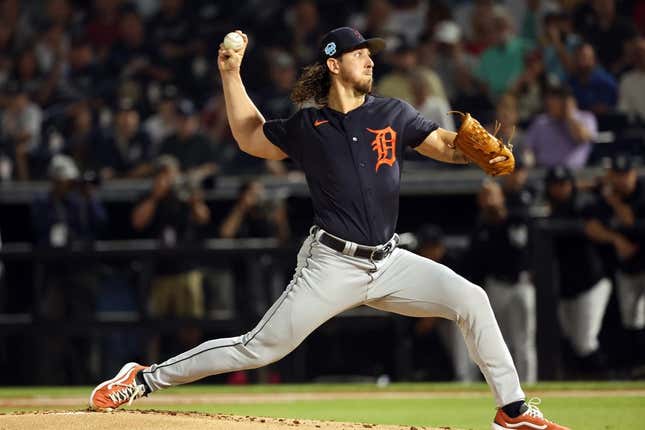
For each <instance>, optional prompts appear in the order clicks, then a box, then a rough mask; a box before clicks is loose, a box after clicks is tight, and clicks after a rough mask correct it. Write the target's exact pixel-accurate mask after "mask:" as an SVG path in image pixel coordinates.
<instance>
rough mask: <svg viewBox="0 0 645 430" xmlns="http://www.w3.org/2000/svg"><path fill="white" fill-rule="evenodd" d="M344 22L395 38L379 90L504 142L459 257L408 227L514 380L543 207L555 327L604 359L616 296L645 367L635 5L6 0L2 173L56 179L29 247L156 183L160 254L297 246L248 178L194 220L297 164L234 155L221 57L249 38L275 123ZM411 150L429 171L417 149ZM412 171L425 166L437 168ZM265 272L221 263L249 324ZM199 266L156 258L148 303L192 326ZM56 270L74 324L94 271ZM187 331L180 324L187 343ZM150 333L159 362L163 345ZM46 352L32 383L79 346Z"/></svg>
mask: <svg viewBox="0 0 645 430" xmlns="http://www.w3.org/2000/svg"><path fill="white" fill-rule="evenodd" d="M344 25H348V26H351V27H354V28H356V29H358V30H359V31H361V32H362V33H363V34H364V35H365V37H382V38H385V39H386V41H387V49H386V50H385V51H384V52H382V53H380V54H379V55H378V56H376V57H375V59H374V60H375V63H376V66H375V70H374V81H375V82H374V88H373V92H374V93H376V94H380V95H383V96H391V97H396V98H400V99H403V100H405V101H407V102H409V103H410V104H412V105H413V106H414V107H415V108H416V109H418V110H419V111H420V112H421V113H422V114H423V115H424V116H426V117H428V118H430V119H432V120H434V121H435V122H437V123H438V124H439V125H440V126H441V127H444V128H446V129H449V130H456V128H457V127H458V126H459V124H458V122H456V121H455V119H454V118H453V117H452V116H451V115H447V114H446V113H447V112H449V111H451V110H453V109H454V110H458V111H464V112H470V113H471V114H472V115H473V116H475V117H476V118H478V119H479V120H480V121H481V122H482V123H483V124H486V126H487V127H488V128H489V130H490V131H491V132H492V131H495V132H496V133H497V136H499V137H501V138H503V139H504V140H505V141H509V140H510V141H511V142H512V143H513V145H514V147H515V154H516V159H517V162H518V167H517V169H516V172H515V173H514V174H513V175H511V176H509V177H507V178H505V179H504V180H502V181H500V182H499V183H497V182H486V183H485V184H484V185H483V186H482V189H481V190H480V192H479V193H478V196H477V203H478V206H479V209H480V217H479V220H480V221H479V223H478V225H477V226H476V229H475V231H474V232H472V235H471V237H470V244H471V246H470V248H469V251H468V253H469V254H468V255H467V256H461V257H464V258H457V257H456V256H453V255H450V253H449V252H448V248H446V247H445V246H444V245H443V244H442V239H443V235H442V233H441V231H440V229H438V228H437V227H436V226H434V227H424V228H422V229H421V230H420V231H419V232H417V234H416V237H417V241H418V243H417V246H415V247H412V248H413V249H414V250H415V251H417V252H419V253H421V254H423V255H426V256H428V257H429V258H433V259H436V260H437V261H442V262H444V263H445V264H447V265H448V266H450V267H456V268H458V269H459V271H460V273H462V271H463V273H465V274H467V276H469V277H471V279H473V280H474V281H476V282H478V283H479V284H480V285H482V286H483V287H485V288H486V290H487V291H488V294H489V296H490V298H491V302H492V304H493V307H494V309H495V313H496V315H497V316H498V318H499V321H500V324H501V326H502V330H503V331H504V335H505V338H506V339H507V341H508V343H509V346H510V348H511V351H512V353H513V355H514V358H515V361H516V363H517V364H518V369H519V371H520V374H521V376H522V378H523V379H524V380H525V381H529V382H531V381H535V380H536V378H537V363H536V352H535V348H536V342H535V336H536V327H535V318H536V298H535V287H534V280H533V276H534V273H531V270H532V267H530V261H531V255H530V250H531V249H532V248H531V242H532V240H533V238H532V236H531V231H532V228H533V227H532V225H531V223H532V221H531V220H532V218H533V215H534V214H531V213H530V212H531V208H533V207H534V206H535V204H536V201H540V202H542V203H543V205H544V206H545V207H546V208H547V209H548V210H547V212H546V213H547V214H548V216H549V217H551V218H553V219H555V220H565V221H567V222H572V223H574V224H572V225H576V226H578V227H576V228H577V230H576V233H575V234H573V235H572V236H571V237H569V236H566V235H565V236H563V237H562V238H561V241H560V239H558V241H557V243H555V251H554V252H555V255H556V257H557V258H556V260H557V262H558V265H557V268H556V270H557V279H558V281H557V282H558V285H559V291H560V294H561V297H560V299H561V300H560V304H559V312H558V315H559V318H560V321H559V322H560V326H561V327H562V330H563V336H564V337H565V338H566V339H567V342H568V343H569V347H570V349H571V351H572V356H573V357H574V359H575V360H577V361H576V363H578V365H579V366H580V368H584V369H589V370H591V371H595V370H598V369H607V357H606V351H603V350H602V348H601V345H600V343H599V340H598V336H599V333H600V330H601V325H602V320H603V316H604V313H605V309H606V306H607V305H608V303H609V297H610V294H611V291H612V288H613V290H614V291H615V292H616V295H617V297H618V302H619V306H620V315H621V317H622V323H623V326H624V328H625V330H626V331H627V332H628V333H629V335H630V336H631V337H630V344H631V345H633V351H632V352H633V354H631V355H630V357H633V358H634V363H640V364H643V363H645V357H644V356H642V354H643V351H645V335H644V333H645V331H644V330H645V261H644V254H643V252H644V251H643V250H642V244H643V243H645V239H644V237H645V236H643V226H642V223H643V221H644V219H645V185H644V184H643V180H642V179H639V178H638V176H637V168H638V166H639V163H640V161H642V160H643V158H644V154H645V1H644V0H624V1H619V0H591V1H580V0H498V1H494V0H458V1H448V0H318V1H314V0H292V1H288V2H285V1H281V0H237V1H233V0H225V1H208V0H190V1H188V0H185V1H184V0H130V1H127V0H94V1H91V2H86V1H74V0H33V1H19V0H0V183H12V182H18V181H32V180H49V181H50V188H49V190H48V191H47V192H46V193H44V194H43V195H39V196H35V197H34V201H33V204H32V209H31V212H32V231H33V239H34V242H35V243H37V244H38V245H42V246H48V247H55V248H56V247H59V248H60V247H66V246H68V245H70V244H72V243H74V244H90V243H92V241H94V240H95V239H96V238H99V237H102V238H110V234H109V232H106V229H107V228H108V227H107V226H108V221H109V220H108V214H107V211H106V209H105V207H104V206H103V204H102V203H101V201H100V199H99V198H98V196H97V193H96V189H97V187H98V186H99V185H100V184H102V183H105V182H114V183H116V181H118V180H119V179H131V180H136V179H139V178H147V179H149V183H150V184H151V185H150V189H149V190H148V191H147V192H146V193H145V194H144V195H142V196H140V198H139V199H137V201H136V202H134V204H133V205H132V208H129V209H131V211H130V212H129V214H130V217H129V224H130V226H129V228H131V230H132V231H133V232H135V234H136V235H140V236H148V237H154V238H156V239H158V240H159V243H160V244H161V246H162V247H165V248H172V247H175V246H182V245H185V244H191V243H195V242H197V241H199V240H201V239H203V238H204V237H214V236H217V237H221V238H240V237H269V238H275V239H277V240H278V241H279V243H285V242H287V241H288V240H289V238H290V237H293V236H294V234H293V233H292V231H291V230H292V227H291V226H290V223H289V221H290V219H289V217H288V216H287V210H286V205H285V201H284V199H283V198H269V196H268V195H267V193H266V190H264V188H263V185H262V183H261V182H258V181H255V180H253V179H251V180H249V181H248V182H246V183H245V185H244V186H242V187H241V189H240V190H239V194H238V196H237V197H236V199H235V201H234V202H233V204H232V206H231V207H230V208H229V211H228V212H227V213H226V214H224V215H225V216H224V217H223V219H222V220H221V222H220V221H219V220H218V222H217V224H216V228H215V229H211V230H210V231H209V232H205V231H204V229H205V227H206V226H209V225H210V226H212V225H213V220H212V217H211V210H212V207H211V206H209V205H208V204H207V203H208V202H205V199H204V190H205V189H207V188H212V187H214V186H215V184H216V183H217V179H218V177H221V176H222V175H242V176H244V177H248V178H255V177H256V176H257V175H275V176H282V175H297V174H298V173H297V171H294V169H295V166H293V165H292V164H290V162H289V161H284V162H282V161H265V160H260V159H256V158H253V157H250V156H248V155H246V154H244V153H242V152H241V151H240V150H239V149H238V148H237V145H236V143H235V141H234V140H233V137H232V135H231V132H230V129H229V127H228V124H227V119H226V112H225V105H224V100H223V95H222V92H221V85H220V83H219V73H218V71H217V64H216V54H217V49H218V46H219V43H220V42H221V41H222V39H223V37H224V35H225V34H226V33H228V32H229V31H231V30H235V29H241V30H243V31H244V32H246V33H247V34H248V35H249V38H250V44H249V46H248V49H247V53H246V57H245V60H244V66H243V68H242V74H243V78H244V81H245V85H246V88H247V90H248V91H249V93H250V96H251V98H252V99H253V100H254V102H255V103H256V105H257V106H258V108H259V110H260V111H261V112H262V114H263V115H264V116H265V118H267V119H273V118H284V117H288V116H290V115H291V114H292V113H294V112H295V111H296V109H297V108H298V107H297V106H295V105H294V104H293V103H292V102H291V100H290V98H289V93H290V90H291V88H292V87H293V84H294V82H295V81H296V79H297V78H298V74H299V72H300V70H301V69H302V67H304V66H305V65H308V64H310V63H312V62H314V61H316V60H317V50H318V44H319V41H320V39H321V37H322V36H323V35H324V34H325V33H326V32H327V31H329V30H330V29H332V28H334V27H338V26H344ZM407 157H408V158H410V159H412V160H416V161H421V158H420V156H419V155H418V154H416V153H414V152H412V151H411V152H410V153H409V154H407ZM605 159H610V160H611V161H610V164H609V165H608V166H606V167H608V169H607V170H606V173H604V174H603V175H604V176H602V177H600V178H598V180H597V181H595V182H588V183H586V182H581V181H577V180H576V177H577V173H578V171H579V170H580V169H582V168H584V167H586V166H593V165H600V163H601V161H602V160H605ZM423 161H424V162H426V163H428V164H427V168H428V169H437V168H441V167H445V168H448V167H447V166H440V165H439V164H438V163H432V162H429V161H428V160H423ZM534 167H540V168H545V169H547V170H548V173H547V175H546V182H545V183H544V184H537V186H536V184H532V183H529V182H528V181H527V178H528V176H529V175H528V171H529V170H530V169H532V168H534ZM453 168H454V167H453ZM457 168H462V167H457ZM465 168H474V167H465ZM580 226H582V227H580ZM639 226H640V227H639ZM296 233H297V234H296V235H295V236H297V235H298V234H300V233H302V232H296ZM558 237H560V236H558ZM0 244H1V243H0ZM572 250H573V251H572ZM493 257H494V260H493ZM463 261H478V262H481V263H482V264H481V265H479V266H477V267H468V266H463ZM500 261H504V264H499V263H500ZM255 263H256V267H255V269H254V270H248V268H247V266H245V264H246V263H245V262H243V261H240V262H238V263H235V264H233V265H232V266H231V267H230V269H231V271H233V272H234V273H235V278H236V279H238V280H239V279H243V280H244V283H245V284H246V285H247V287H248V291H250V294H251V295H252V296H253V298H252V299H249V302H248V303H247V309H246V311H247V312H248V313H249V316H250V317H252V318H255V317H257V316H260V315H261V314H262V312H263V311H264V310H265V309H266V307H267V306H268V305H269V304H270V302H271V299H272V298H271V297H269V296H270V295H269V296H268V295H267V293H266V291H264V287H265V286H266V283H267V280H269V279H272V278H274V277H275V276H274V275H275V274H276V271H275V270H273V269H272V267H273V263H274V262H272V261H271V259H270V257H268V256H267V257H262V258H261V259H259V260H258V261H256V262H255ZM2 269H3V268H2V266H1V265H0V282H2V276H1V275H2ZM202 269H203V268H201V267H199V266H198V265H196V264H193V263H192V262H188V261H179V260H178V259H174V258H166V259H160V260H158V261H156V263H155V264H154V267H153V268H151V270H150V273H151V275H150V277H149V280H148V282H147V283H146V285H147V286H146V288H147V289H146V294H147V298H146V306H145V307H146V313H147V315H148V316H149V317H151V318H157V317H159V318H162V317H167V316H172V317H178V318H203V317H204V315H205V312H206V310H207V308H208V305H207V303H206V302H207V300H208V297H205V295H207V294H206V293H205V291H206V290H205V289H204V286H205V285H207V284H208V283H209V282H216V281H214V280H213V279H215V278H214V277H213V276H210V277H209V276H208V275H209V274H208V273H206V272H205V271H204V270H202ZM46 270H47V283H46V284H47V285H46V291H44V292H43V299H42V302H41V303H40V304H39V305H38V309H37V312H38V314H39V315H40V316H42V317H44V318H50V319H65V318H86V317H88V315H89V314H91V313H93V312H94V310H95V309H97V306H98V305H97V304H96V302H97V300H98V293H97V291H98V290H99V289H100V286H99V284H101V283H105V279H106V276H105V267H102V266H101V265H100V264H98V263H97V265H96V266H94V265H87V266H85V267H83V268H81V269H79V268H78V267H77V266H75V267H72V266H71V265H70V264H51V265H50V266H48V267H47V268H46ZM500 270H501V271H500ZM211 275H212V274H211ZM108 278H109V277H108ZM220 281H221V279H220ZM217 282H219V281H217ZM281 282H282V280H279V279H276V280H275V283H276V285H277V284H279V285H282V283H281ZM112 291H114V289H113V290H112ZM1 301H2V297H0V302H1ZM0 304H1V303H0ZM518 309H521V312H518ZM437 325H439V326H440V324H438V323H436V322H435V321H432V320H421V321H420V322H419V323H418V324H417V326H416V329H415V333H416V334H417V335H418V336H420V337H421V338H422V337H423V336H425V335H427V333H430V332H432V331H433V328H434V327H436V326H437ZM439 331H440V332H441V333H442V334H441V337H442V338H443V339H446V342H448V343H447V345H448V350H450V351H451V352H452V356H453V366H454V371H455V376H456V377H457V378H458V379H461V380H464V381H468V380H473V378H476V377H477V372H476V371H473V369H472V367H471V363H470V361H469V359H468V358H467V352H466V351H465V348H464V345H463V342H462V341H461V340H460V338H458V337H455V336H457V334H458V333H457V332H456V331H455V330H454V327H453V326H450V327H440V328H439ZM199 337H200V333H199V332H196V331H195V330H190V329H187V330H184V331H182V332H180V333H178V334H177V339H176V342H177V343H178V344H179V346H178V347H177V350H183V349H185V348H186V347H189V346H192V345H194V344H195V343H196V342H197V341H198V339H199ZM149 343H150V344H149V345H148V353H149V355H150V357H152V359H153V360H154V359H155V357H158V356H159V355H160V351H159V349H160V347H161V346H160V345H161V343H160V342H159V339H158V338H154V337H153V338H151V339H149ZM42 347H43V348H45V354H43V356H46V357H47V358H48V364H47V366H49V367H48V368H44V370H43V375H44V376H43V377H46V376H49V377H51V376H52V375H55V374H56V372H55V371H54V370H55V369H56V368H59V370H60V368H62V367H61V366H63V364H61V363H63V362H65V360H64V354H69V352H65V351H66V350H69V351H81V352H82V353H85V352H86V351H85V350H84V349H83V348H85V349H87V348H90V346H88V345H87V344H83V343H80V344H78V345H76V346H75V347H74V348H66V346H65V344H64V343H63V342H62V341H60V339H58V338H54V337H53V338H51V339H49V340H48V341H47V342H45V343H44V344H43V345H42ZM639 354H640V355H639ZM75 355H78V354H75ZM56 357H59V358H60V360H58V361H57V360H56ZM126 358H127V357H126ZM119 360H120V359H119ZM119 360H117V359H115V361H119ZM67 361H69V360H67ZM120 361H122V360H120ZM634 363H630V364H634ZM79 378H80V377H79ZM79 380H82V378H81V379H79ZM43 381H45V380H44V379H43ZM52 382H54V383H55V382H58V381H52Z"/></svg>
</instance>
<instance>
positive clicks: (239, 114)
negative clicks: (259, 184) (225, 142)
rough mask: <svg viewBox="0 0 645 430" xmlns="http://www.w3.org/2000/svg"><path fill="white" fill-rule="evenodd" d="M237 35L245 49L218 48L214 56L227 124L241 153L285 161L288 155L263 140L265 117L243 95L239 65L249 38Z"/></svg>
mask: <svg viewBox="0 0 645 430" xmlns="http://www.w3.org/2000/svg"><path fill="white" fill-rule="evenodd" d="M237 33H239V34H240V35H241V36H242V38H243V39H244V46H243V47H242V48H241V49H239V50H233V49H225V48H224V47H223V46H222V45H220V48H219V52H218V56H217V66H218V67H219V71H220V76H221V77H222V87H223V91H224V100H225V102H226V115H227V117H228V123H229V125H230V127H231V131H232V132H233V137H234V138H235V140H236V142H237V144H238V146H239V147H240V149H241V150H242V151H244V152H246V153H247V154H250V155H253V156H255V157H259V158H265V159H267V160H282V159H284V158H287V154H285V153H284V152H283V151H282V150H281V149H280V148H278V147H277V146H275V145H274V144H273V143H271V142H270V141H269V139H267V137H266V136H265V134H264V131H263V125H264V122H265V120H264V117H263V116H262V114H261V113H260V111H259V110H258V108H257V107H256V106H255V104H254V103H253V101H252V100H251V98H250V97H249V95H248V94H247V93H246V89H245V88H244V84H243V83H242V77H241V76H240V65H241V64H242V58H243V57H244V51H245V50H246V46H247V44H248V37H247V36H246V34H244V33H242V32H241V31H239V30H238V31H237Z"/></svg>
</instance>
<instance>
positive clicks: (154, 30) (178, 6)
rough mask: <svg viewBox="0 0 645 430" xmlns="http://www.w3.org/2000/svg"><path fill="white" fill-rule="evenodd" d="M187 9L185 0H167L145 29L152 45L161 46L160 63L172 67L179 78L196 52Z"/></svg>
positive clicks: (178, 79) (177, 79)
mask: <svg viewBox="0 0 645 430" xmlns="http://www.w3.org/2000/svg"><path fill="white" fill-rule="evenodd" d="M188 13H189V11H188V9H187V8H186V4H185V2H184V0H164V1H162V2H161V8H160V10H159V12H158V13H157V14H156V15H155V16H154V17H153V18H152V19H151V20H150V21H149V23H148V28H147V30H146V36H147V38H148V40H149V42H150V44H151V46H154V47H158V48H157V49H159V54H160V61H161V64H164V65H167V67H168V68H170V69H171V70H172V73H173V77H174V78H175V80H176V81H177V82H181V81H182V79H181V75H182V73H185V72H187V71H188V64H189V59H190V56H191V55H192V54H193V53H194V46H193V43H192V39H191V19H190V16H189V14H188Z"/></svg>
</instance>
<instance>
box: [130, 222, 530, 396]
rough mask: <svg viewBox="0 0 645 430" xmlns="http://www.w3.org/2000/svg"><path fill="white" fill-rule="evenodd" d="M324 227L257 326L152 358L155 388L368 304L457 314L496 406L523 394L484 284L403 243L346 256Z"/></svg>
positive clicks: (255, 357)
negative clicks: (369, 255) (380, 255)
mask: <svg viewBox="0 0 645 430" xmlns="http://www.w3.org/2000/svg"><path fill="white" fill-rule="evenodd" d="M321 233H322V230H319V231H318V232H317V233H315V234H311V235H309V237H307V239H306V240H305V241H304V243H303V245H302V247H301V248H300V251H299V253H298V262H297V267H296V271H295V275H294V277H293V279H292V281H291V282H290V283H289V285H288V286H287V288H286V289H285V291H284V292H283V293H282V295H281V296H280V297H279V298H278V300H277V301H276V302H275V303H274V304H273V306H271V308H270V309H269V310H268V311H267V313H266V314H265V315H264V317H263V318H262V319H261V320H260V322H259V323H258V325H257V326H256V327H255V328H254V329H253V330H251V331H250V332H248V333H246V334H243V335H241V336H237V337H231V338H224V339H216V340H210V341H207V342H204V343H202V344H201V345H199V346H197V347H195V348H193V349H191V350H189V351H186V352H184V353H183V354H180V355H178V356H176V357H173V358H171V359H169V360H167V361H165V362H163V363H161V364H154V365H152V366H151V367H150V368H149V369H146V370H144V371H143V372H142V374H143V378H144V379H145V381H146V383H147V384H148V386H149V387H150V389H151V390H152V391H155V390H159V389H163V388H167V387H171V386H175V385H180V384H185V383H188V382H192V381H195V380H198V379H201V378H204V377H206V376H210V375H217V374H220V373H226V372H232V371H237V370H244V369H254V368H258V367H262V366H265V365H267V364H270V363H273V362H275V361H277V360H279V359H281V358H282V357H284V356H285V355H287V354H288V353H289V352H291V351H292V350H293V349H295V348H296V347H297V346H298V345H299V344H300V343H301V342H302V341H303V340H304V339H305V338H306V337H307V336H308V335H309V334H310V333H311V332H312V331H314V330H315V329H316V328H317V327H319V326H320V325H322V324H323V323H324V322H325V321H327V320H329V319H330V318H332V317H333V316H335V315H337V314H339V313H341V312H343V311H345V310H348V309H351V308H354V307H356V306H360V305H367V306H371V307H373V308H375V309H380V310H384V311H388V312H395V313H398V314H402V315H408V316H413V317H442V318H447V319H449V320H452V321H455V322H456V323H457V325H458V326H459V329H460V330H461V333H462V335H463V336H464V338H465V340H466V345H467V347H468V351H469V353H470V356H471V358H472V359H473V361H474V362H475V363H476V364H477V365H478V366H479V368H480V370H481V371H482V373H483V374H484V377H485V378H486V381H487V382H488V384H489V386H490V388H491V390H492V392H493V395H494V396H495V401H496V403H497V406H504V405H506V404H508V403H511V402H514V401H518V400H521V399H524V398H525V395H524V393H523V391H522V389H521V387H520V382H519V378H518V375H517V371H516V370H515V366H514V365H513V360H512V358H511V354H510V353H509V350H508V348H507V347H506V344H505V343H504V339H503V338H502V334H501V332H500V329H499V327H498V325H497V321H496V320H495V317H494V315H493V310H492V309H491V306H490V303H489V301H488V297H487V295H486V293H485V292H484V290H482V289H481V288H480V287H478V286H477V285H475V284H472V283H470V282H469V281H467V280H466V279H464V278H462V277H461V276H459V275H457V274H456V273H455V272H453V271H452V270H450V269H449V268H447V267H445V266H443V265H441V264H438V263H435V262H433V261H432V260H429V259H427V258H424V257H421V256H418V255H416V254H413V253H411V252H409V251H406V250H402V249H400V248H396V249H395V250H394V251H393V252H392V253H391V254H390V255H389V256H387V257H386V258H384V259H383V260H380V261H376V262H371V261H370V260H368V259H364V258H358V257H352V256H348V255H344V254H342V253H339V252H337V251H334V250H332V249H331V248H328V247H327V246H325V245H323V244H321V243H319V242H318V240H317V238H318V237H320V234H321Z"/></svg>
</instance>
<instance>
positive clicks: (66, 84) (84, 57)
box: [56, 39, 106, 104]
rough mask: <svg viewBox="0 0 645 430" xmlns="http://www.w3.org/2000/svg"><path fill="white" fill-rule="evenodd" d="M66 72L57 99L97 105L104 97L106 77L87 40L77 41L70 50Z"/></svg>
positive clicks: (57, 92)
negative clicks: (88, 102)
mask: <svg viewBox="0 0 645 430" xmlns="http://www.w3.org/2000/svg"><path fill="white" fill-rule="evenodd" d="M67 57H68V61H67V64H66V68H65V71H64V72H63V73H62V78H61V79H60V83H59V85H58V88H57V91H56V96H57V97H56V98H57V100H58V101H60V102H63V103H70V102H78V101H82V100H88V101H90V102H93V103H94V104H96V102H97V100H98V99H99V98H101V97H102V96H104V95H105V94H104V91H103V88H102V87H104V86H106V83H105V82H106V79H105V78H106V77H105V76H104V74H103V70H102V66H101V65H100V64H99V63H98V62H97V61H96V59H95V57H94V52H93V50H92V46H91V45H90V43H89V42H88V41H87V40H85V39H76V40H74V41H73V42H72V46H71V48H70V50H69V55H68V56H67Z"/></svg>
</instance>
